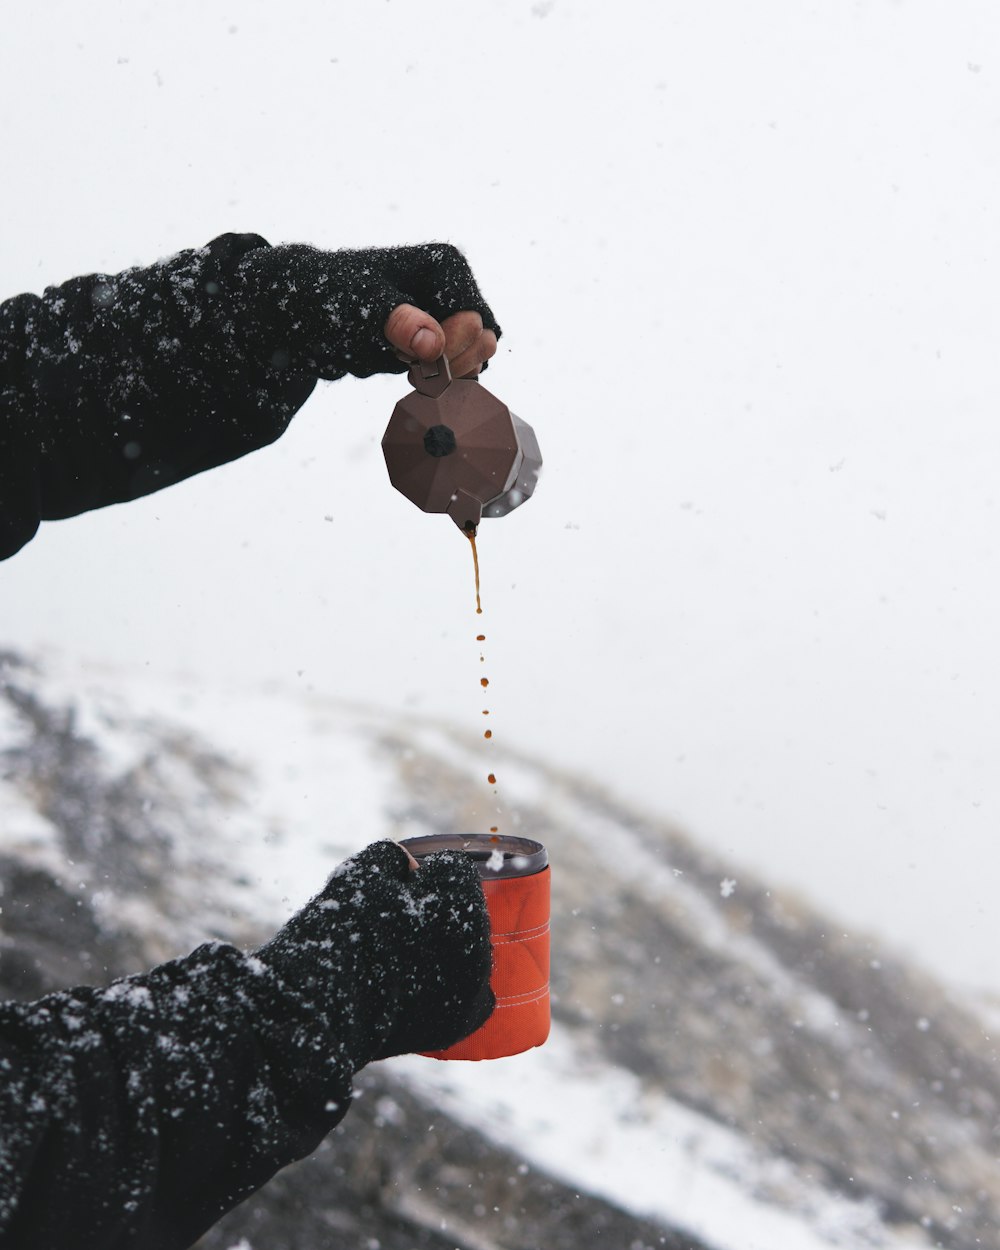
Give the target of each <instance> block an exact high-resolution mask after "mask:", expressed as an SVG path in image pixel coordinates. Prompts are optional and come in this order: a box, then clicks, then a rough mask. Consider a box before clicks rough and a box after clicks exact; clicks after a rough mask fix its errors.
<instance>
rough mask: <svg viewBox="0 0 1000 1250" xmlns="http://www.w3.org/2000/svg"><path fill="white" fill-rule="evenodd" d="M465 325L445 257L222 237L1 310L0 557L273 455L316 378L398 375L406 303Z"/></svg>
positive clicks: (460, 278)
mask: <svg viewBox="0 0 1000 1250" xmlns="http://www.w3.org/2000/svg"><path fill="white" fill-rule="evenodd" d="M403 303H410V304H416V305H417V306H419V307H421V308H423V309H424V310H425V311H427V312H429V313H431V314H432V315H433V316H435V317H437V318H438V319H439V320H440V319H443V318H445V317H447V316H449V315H450V314H452V313H455V312H460V311H462V310H465V309H472V310H474V311H477V312H479V313H480V315H481V316H482V318H483V324H484V325H486V326H487V327H489V328H491V329H494V330H495V331H496V332H497V333H498V334H499V328H498V327H497V324H496V320H495V319H494V317H493V314H492V312H491V310H490V308H489V306H488V305H487V304H486V303H485V302H484V300H483V297H482V295H481V294H480V292H479V288H478V286H477V285H476V281H475V278H474V277H473V275H472V271H471V269H470V268H469V265H468V262H467V261H466V259H465V257H464V256H463V255H462V253H461V252H460V251H459V250H458V249H457V248H455V247H453V246H451V245H450V244H446V243H424V244H416V245H413V246H407V247H397V248H368V249H358V250H345V251H336V252H326V251H322V250H320V249H317V248H313V247H309V246H307V245H306V244H301V243H290V244H282V245H280V246H278V247H273V248H272V247H271V246H270V245H269V244H268V243H267V242H266V241H265V240H264V239H262V238H261V237H260V236H259V235H256V234H225V235H220V236H219V238H217V239H214V240H213V241H212V242H211V243H209V244H208V245H207V247H203V248H198V249H193V250H189V251H185V252H180V253H178V254H177V255H176V256H172V257H170V258H168V259H167V260H164V261H161V262H159V263H158V264H155V265H150V266H148V267H146V268H141V269H130V270H127V271H126V272H124V273H121V274H116V275H109V274H91V275H89V276H88V277H83V278H74V279H72V280H71V281H70V282H65V283H63V284H62V285H61V286H56V287H49V288H48V289H46V291H45V292H44V293H43V294H42V295H41V296H37V295H19V296H16V297H15V298H14V299H10V300H7V301H6V302H4V303H2V304H0V559H5V558H6V557H8V556H11V555H13V554H14V553H15V552H16V551H18V550H20V548H21V547H23V546H24V544H25V543H26V542H28V541H29V539H30V538H32V537H33V535H34V534H35V532H36V531H37V529H38V526H39V523H40V522H41V521H46V520H58V519H61V518H64V517H69V516H76V515H77V514H78V513H81V512H87V511H89V510H90V509H92V508H100V507H104V506H105V505H107V504H114V503H122V502H124V501H126V500H129V499H135V498H137V497H138V496H140V495H148V494H150V493H151V492H153V491H156V490H160V489H161V488H162V487H164V486H169V485H170V484H171V483H173V482H177V481H180V480H181V479H182V478H186V477H190V476H192V475H193V474H195V473H200V472H202V471H203V470H205V469H210V468H213V467H215V466H216V465H220V464H224V463H225V462H227V461H229V460H235V459H236V458H238V457H239V456H243V455H245V454H246V453H247V452H250V451H254V450H256V449H257V448H260V447H263V446H265V445H266V444H268V443H271V442H273V441H274V440H275V439H276V438H278V437H279V435H281V434H282V433H283V432H284V430H285V429H286V428H287V426H288V424H289V422H290V421H291V419H292V417H293V416H294V414H295V413H296V412H297V411H298V409H299V408H300V407H301V406H302V404H304V403H305V401H306V400H307V399H308V397H309V395H310V394H311V393H312V391H313V388H314V387H315V385H316V381H317V379H318V378H324V379H327V380H334V379H337V378H341V377H343V376H344V375H345V374H347V373H351V374H354V375H355V376H357V377H368V376H370V375H371V374H373V373H399V372H402V371H403V370H404V369H405V368H406V366H405V365H404V364H403V363H402V362H401V361H400V360H399V358H398V357H397V356H396V354H395V353H394V351H393V349H392V348H391V347H390V345H389V343H388V342H387V340H386V338H385V335H384V333H383V327H384V325H385V321H386V319H387V317H388V316H389V313H390V312H391V311H392V309H393V308H395V307H396V306H397V305H399V304H403Z"/></svg>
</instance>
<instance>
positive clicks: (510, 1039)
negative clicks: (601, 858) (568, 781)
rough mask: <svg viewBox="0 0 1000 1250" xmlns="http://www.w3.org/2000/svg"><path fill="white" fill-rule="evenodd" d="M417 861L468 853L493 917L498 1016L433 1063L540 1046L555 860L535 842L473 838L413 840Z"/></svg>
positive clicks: (436, 1054) (545, 1019)
mask: <svg viewBox="0 0 1000 1250" xmlns="http://www.w3.org/2000/svg"><path fill="white" fill-rule="evenodd" d="M402 845H403V846H405V847H406V849H407V850H408V851H409V852H410V854H411V855H412V856H413V857H414V859H416V860H417V862H418V863H419V862H420V860H421V859H422V858H423V856H425V855H430V854H432V853H433V852H434V851H462V852H464V853H465V854H466V855H470V856H471V857H472V859H473V861H474V862H475V865H476V868H477V869H478V870H479V875H480V877H481V878H482V882H483V893H484V894H485V895H486V908H487V910H488V911H489V914H490V940H491V942H492V943H493V974H492V976H491V978H490V986H491V988H492V990H493V993H494V994H495V995H496V1000H497V1005H496V1008H495V1009H494V1011H493V1014H492V1015H491V1016H490V1018H489V1019H488V1020H487V1021H486V1023H485V1024H484V1025H482V1026H481V1027H480V1028H478V1029H477V1030H476V1031H475V1033H472V1034H471V1035H470V1036H469V1037H467V1038H465V1039H464V1040H463V1041H461V1042H456V1043H455V1045H454V1046H449V1047H448V1049H447V1050H439V1051H433V1052H428V1053H429V1055H430V1057H431V1058H433V1059H502V1058H504V1057H505V1056H507V1055H519V1054H520V1053H521V1052H522V1051H525V1050H530V1049H531V1048H532V1047H533V1046H541V1044H542V1043H543V1042H544V1041H545V1039H546V1038H547V1037H548V1035H549V877H550V874H549V866H548V864H549V857H548V852H547V851H546V850H545V847H544V846H542V844H541V843H540V842H533V841H531V839H530V838H515V837H506V836H497V835H496V834H485V833H468V834H441V835H440V836H436V837H428V838H407V839H406V840H405V841H403V843H402Z"/></svg>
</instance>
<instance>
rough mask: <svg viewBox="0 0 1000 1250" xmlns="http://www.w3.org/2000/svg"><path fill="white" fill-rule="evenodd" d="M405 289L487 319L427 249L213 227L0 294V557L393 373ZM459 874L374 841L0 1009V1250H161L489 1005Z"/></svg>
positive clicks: (475, 926) (456, 275) (210, 1219)
mask: <svg viewBox="0 0 1000 1250" xmlns="http://www.w3.org/2000/svg"><path fill="white" fill-rule="evenodd" d="M404 302H405V303H413V304H417V305H418V306H420V307H422V308H424V309H426V310H427V311H428V312H430V313H431V314H432V315H434V316H436V317H438V318H439V319H441V318H443V317H445V316H447V315H449V314H450V313H452V312H457V311H460V310H462V309H466V308H473V309H476V310H477V311H479V312H480V313H481V314H482V316H483V320H484V323H485V324H486V325H487V326H489V327H491V328H496V323H495V321H494V319H493V317H492V314H491V312H490V310H489V308H488V307H487V305H486V304H485V303H483V301H482V297H481V295H480V294H479V292H478V289H477V288H476V285H475V281H474V279H473V278H472V275H471V273H470V271H469V268H468V265H467V264H466V262H465V260H464V258H463V257H462V256H461V254H460V253H459V252H457V251H456V250H455V249H454V248H452V247H450V246H448V245H442V244H427V245H421V246H417V247H407V248H395V249H375V250H371V251H352V252H333V253H328V252H320V251H317V250H316V249H313V248H309V247H305V246H303V245H295V244H292V245H286V246H282V247H274V248H272V247H270V246H269V245H268V244H267V243H266V242H265V241H264V240H263V239H261V238H260V237H259V236H257V235H246V234H244V235H233V234H229V235H223V236H221V237H220V238H218V239H216V240H214V241H213V242H212V243H210V244H209V245H208V246H207V247H205V248H202V249H198V250H194V251H188V252H182V253H180V254H179V255H177V256H175V257H172V258H169V259H167V260H165V261H162V262H160V263H159V264H157V265H153V266H150V267H149V268H145V269H134V270H129V271H127V272H125V273H123V274H119V275H112V276H109V275H102V274H96V275H91V276H89V277H85V278H77V279H73V280H72V281H70V282H67V283H64V284H63V285H61V286H59V287H54V288H49V289H47V290H46V291H45V293H44V294H43V295H42V296H41V297H39V296H35V295H22V296H17V297H15V298H14V299H11V300H8V301H6V302H5V303H3V304H0V559H5V558H7V557H9V556H11V555H14V554H15V553H16V552H17V551H18V550H20V548H21V547H23V546H24V544H25V543H27V542H28V541H29V540H30V539H31V538H32V536H33V535H34V534H35V533H36V531H37V529H38V526H39V524H40V522H42V521H44V520H50V519H58V518H63V517H68V516H73V515H76V514H77V513H80V512H84V511H87V510H88V509H91V508H97V507H102V506H105V505H107V504H113V503H119V502H123V501H125V500H129V499H133V498H136V497H137V496H140V495H144V494H148V493H150V492H152V491H154V490H157V489H160V488H161V487H163V486H168V485H170V484H171V483H172V482H176V481H179V480H181V479H182V478H185V477H188V476H190V475H192V474H194V473H198V472H201V471H202V470H205V469H208V468H211V467H213V466H215V465H218V464H222V463H224V462H226V461H228V460H232V459H235V458H236V457H238V456H241V455H243V454H245V453H246V452H249V451H253V450H255V449H257V448H259V447H263V446H265V445H266V444H267V443H270V442H272V441H273V440H274V439H275V438H277V437H278V436H279V435H280V434H281V433H282V432H283V431H284V429H285V428H286V427H287V425H288V423H289V421H290V420H291V418H292V416H293V415H294V413H295V412H296V411H297V410H298V408H299V407H300V406H301V405H302V404H303V403H304V402H305V400H306V399H307V398H308V396H309V395H310V393H311V391H312V389H313V387H314V386H315V383H316V379H317V378H320V377H322V378H337V377H341V376H343V375H344V374H345V373H353V374H355V375H356V376H359V377H365V376H368V375H369V374H371V373H374V372H380V371H381V372H399V371H401V370H402V369H403V368H404V367H405V366H403V365H402V364H401V363H400V362H399V361H398V360H397V359H396V357H395V356H394V355H393V353H392V351H391V349H390V348H389V346H388V344H387V343H386V342H385V340H384V338H383V336H382V333H381V327H382V325H383V324H384V322H385V319H386V317H387V316H388V314H389V312H390V311H391V309H392V308H393V307H395V306H396V305H397V304H399V303H404ZM489 971H490V944H489V921H488V917H487V914H486V909H485V903H484V901H483V896H482V891H481V888H480V885H479V879H478V876H477V875H476V873H475V872H474V870H473V869H472V868H471V867H470V865H469V864H467V863H466V862H465V861H464V860H463V859H462V858H461V857H456V856H452V855H447V854H445V855H439V856H433V857H429V858H428V859H427V860H425V861H424V863H423V865H422V866H421V868H420V870H419V871H418V872H411V871H410V868H409V864H408V861H407V858H406V856H405V854H404V853H403V851H402V850H401V849H400V848H399V847H397V846H395V845H394V844H393V843H388V842H386V843H377V844H375V846H373V847H369V848H368V849H367V850H366V851H363V852H362V853H361V854H360V855H358V856H356V857H354V858H353V859H351V860H348V861H347V863H346V864H345V865H343V866H342V867H341V869H340V870H338V872H336V873H335V874H334V876H333V877H332V878H331V879H330V881H329V882H328V884H327V886H326V888H325V889H324V891H323V892H322V893H321V894H320V895H318V896H317V897H316V898H315V899H313V901H312V902H311V903H310V904H309V905H308V906H307V907H306V908H305V909H304V910H303V911H302V912H300V913H299V914H298V915H297V916H295V917H294V918H293V919H292V920H291V921H290V922H289V924H288V925H286V926H285V928H284V929H282V930H281V931H280V932H279V933H278V935H277V936H276V937H275V938H274V939H273V940H272V941H271V942H269V943H268V944H267V945H266V946H264V947H263V948H261V950H259V951H258V952H256V953H255V954H253V955H247V954H245V953H241V952H240V951H238V950H236V949H235V948H234V947H231V946H227V945H224V944H210V945H206V946H202V947H200V948H199V949H198V950H196V951H195V952H194V953H193V954H191V955H189V956H187V957H186V958H183V959H177V960H173V961H171V962H169V963H166V964H164V965H162V966H161V967H158V968H155V969H153V970H152V971H151V972H148V973H145V974H142V975H139V976H135V977H130V978H127V979H125V980H122V981H118V982H115V983H114V984H112V985H110V986H107V987H103V988H94V987H81V988H77V989H71V990H66V991H62V992H59V993H56V994H50V995H48V996H47V997H45V998H42V999H40V1000H39V1001H37V1002H33V1003H3V1004H0V1247H3V1250H21V1248H22V1247H23V1248H24V1250H29V1248H30V1250H91V1248H93V1250H126V1248H128V1250H140V1248H141V1250H180V1248H182V1247H186V1246H189V1245H190V1244H191V1243H192V1242H193V1241H194V1240H196V1239H197V1237H198V1236H200V1235H201V1233H202V1232H204V1231H205V1230H206V1229H207V1228H209V1227H210V1226H211V1225H212V1224H213V1223H214V1222H215V1221H216V1220H217V1219H218V1218H219V1217H220V1216H221V1215H222V1214H224V1213H225V1212H226V1211H228V1210H230V1209H231V1208H232V1207H233V1206H235V1205H236V1204H237V1203H238V1202H239V1201H241V1199H243V1198H244V1197H246V1196H247V1195H248V1194H250V1193H252V1192H253V1191H254V1190H255V1189H257V1188H259V1186H260V1185H262V1184H263V1183H264V1182H265V1181H266V1180H267V1179H268V1178H269V1177H270V1176H271V1175H273V1174H274V1172H275V1171H277V1170H278V1169H279V1168H281V1167H282V1166H284V1165H285V1164H287V1163H289V1162H291V1161H292V1160H294V1159H297V1158H300V1157H302V1156H304V1155H306V1154H308V1153H309V1152H311V1151H312V1150H313V1149H315V1147H316V1146H317V1145H318V1144H319V1142H320V1141H321V1140H322V1138H323V1137H324V1136H325V1134H326V1133H327V1132H329V1130H330V1129H331V1128H332V1127H333V1126H334V1125H335V1124H336V1123H337V1122H338V1121H339V1120H340V1119H341V1118H342V1117H343V1116H344V1114H345V1113H346V1110H347V1107H348V1104H349V1101H350V1097H351V1082H352V1078H353V1075H354V1074H355V1073H356V1072H357V1071H358V1070H359V1069H360V1068H361V1067H363V1066H364V1065H365V1064H366V1063H368V1062H369V1061H370V1060H372V1059H376V1058H384V1057H386V1056H389V1055H393V1054H399V1053H403V1052H405V1051H412V1050H430V1049H436V1048H439V1047H443V1046H446V1045H448V1044H450V1043H451V1042H453V1041H456V1040H458V1038H460V1037H464V1036H465V1035H466V1034H468V1033H470V1032H472V1030H473V1029H475V1028H476V1027H478V1026H479V1024H480V1023H482V1022H483V1020H485V1019H486V1017H487V1016H488V1015H489V1012H490V1011H491V1010H492V1006H493V998H492V995H491V992H490V989H489Z"/></svg>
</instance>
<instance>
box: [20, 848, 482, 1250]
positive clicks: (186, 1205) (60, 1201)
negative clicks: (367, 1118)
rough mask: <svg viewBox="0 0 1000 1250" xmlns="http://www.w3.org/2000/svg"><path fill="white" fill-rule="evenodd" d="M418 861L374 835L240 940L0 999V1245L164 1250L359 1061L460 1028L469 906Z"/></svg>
mask: <svg viewBox="0 0 1000 1250" xmlns="http://www.w3.org/2000/svg"><path fill="white" fill-rule="evenodd" d="M437 859H438V862H437V863H436V864H435V863H433V862H432V860H431V859H428V860H427V861H426V862H425V864H424V865H423V866H422V867H421V869H420V870H419V872H415V873H412V874H411V873H410V872H409V868H408V866H407V861H406V857H405V855H404V853H403V852H402V851H401V850H400V848H399V847H397V846H395V845H394V844H393V843H386V842H383V843H376V844H375V845H374V846H372V847H369V848H368V849H367V850H366V851H364V852H362V853H361V854H360V855H358V856H356V857H354V858H353V859H352V860H348V861H347V863H346V864H345V865H343V866H342V867H341V868H340V869H339V870H338V871H337V873H335V874H334V876H333V877H332V878H331V879H330V881H329V882H328V884H327V886H326V888H325V889H324V890H323V892H322V893H321V894H320V895H318V896H317V897H316V898H315V899H313V900H312V902H311V903H309V904H308V906H307V907H306V908H304V909H303V911H301V912H300V913H299V914H298V915H297V916H295V917H294V918H293V919H292V920H291V921H290V922H289V924H288V925H286V926H285V928H284V929H282V930H281V931H280V932H279V933H278V935H277V936H276V937H275V938H274V939H273V940H272V941H271V942H269V943H268V944H267V945H266V946H264V947H262V948H261V950H260V951H258V952H257V953H256V954H253V955H247V954H244V953H242V952H240V951H238V950H236V949H235V948H234V947H231V946H227V945H223V944H210V945H206V946H202V947H200V948H199V949H198V950H196V951H195V952H194V953H193V954H191V955H189V956H187V957H186V958H183V959H177V960H173V961H171V962H169V963H166V964H163V965H161V966H160V967H158V968H155V969H154V970H153V971H151V972H149V973H145V974H142V975H139V976H135V977H129V978H127V979H125V980H122V981H118V982H115V983H114V984H112V985H111V986H109V987H106V988H101V989H95V988H81V989H75V990H70V991H65V992H60V993H56V994H51V995H48V996H47V997H45V998H43V999H40V1000H38V1001H37V1002H35V1003H28V1004H20V1003H8V1004H4V1005H2V1006H0V1246H2V1247H8V1246H9V1247H20V1246H31V1247H32V1248H33V1250H65V1247H68V1246H101V1247H102V1248H105V1250H139V1248H141V1250H181V1248H182V1247H186V1246H189V1245H190V1244H191V1243H192V1242H193V1241H194V1240H195V1239H196V1238H197V1237H198V1236H200V1234H201V1233H202V1232H204V1231H205V1230H206V1229H207V1228H209V1227H210V1226H211V1225H212V1224H213V1223H214V1222H215V1221H216V1220H217V1219H219V1218H220V1216H221V1215H223V1214H224V1213H225V1212H226V1211H228V1210H230V1209H231V1208H232V1207H234V1206H235V1205H236V1204H237V1203H238V1202H240V1201H241V1200H242V1199H243V1198H244V1197H246V1196H247V1195H248V1194H250V1193H252V1192H253V1191H254V1190H255V1189H257V1188H259V1187H260V1186H261V1185H262V1184H263V1183H264V1182H265V1181H266V1180H268V1179H269V1177H271V1176H272V1175H273V1174H274V1173H275V1172H276V1171H277V1170H278V1169H279V1168H281V1167H283V1166H284V1165H285V1164H287V1163H289V1162H291V1161H292V1160H294V1159H298V1158H301V1157H303V1156H304V1155H306V1154H308V1153H310V1152H311V1151H312V1150H313V1149H315V1147H316V1146H317V1145H318V1144H319V1142H320V1141H321V1140H322V1138H323V1137H324V1136H325V1135H326V1133H327V1132H329V1130H330V1129H331V1128H332V1127H333V1126H334V1125H335V1124H336V1123H337V1122H338V1121H339V1120H340V1119H341V1118H342V1117H343V1116H344V1114H345V1113H346V1111H347V1108H348V1105H349V1102H350V1098H351V1083H352V1078H353V1076H354V1073H355V1072H356V1071H358V1070H359V1069H360V1068H361V1067H363V1066H364V1065H365V1064H366V1063H368V1062H369V1061H370V1060H372V1059H373V1058H376V1057H385V1056H387V1055H390V1054H395V1053H400V1052H401V1051H404V1050H413V1049H419V1050H423V1049H432V1048H435V1047H437V1046H439V1045H442V1044H444V1045H447V1044H449V1043H450V1042H451V1041H454V1040H456V1039H457V1038H458V1037H460V1036H465V1035H466V1034H468V1033H469V1032H471V1031H472V1030H473V1029H474V1028H476V1027H478V1026H479V1024H480V1023H482V1021H483V1020H484V1019H485V1018H486V1016H488V1014H489V1012H490V1010H491V1009H492V1002H493V1000H492V996H491V994H490V991H489V984H488V983H489V973H490V943H489V922H488V918H487V916H486V912H485V903H484V902H483V897H482V891H481V889H480V887H479V881H478V877H477V876H476V875H475V873H474V870H472V869H471V867H470V866H469V865H467V864H465V863H464V862H461V860H460V857H452V856H446V857H437Z"/></svg>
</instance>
